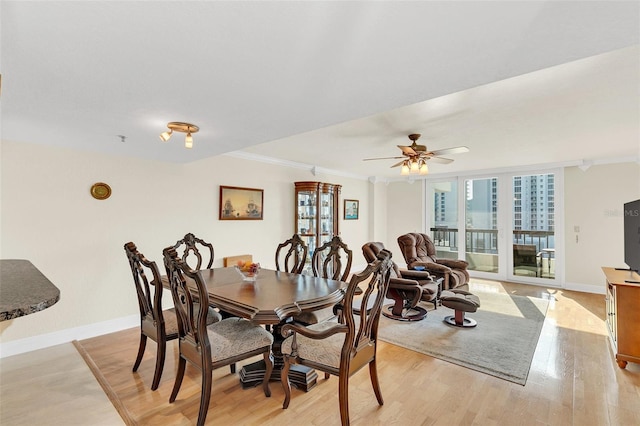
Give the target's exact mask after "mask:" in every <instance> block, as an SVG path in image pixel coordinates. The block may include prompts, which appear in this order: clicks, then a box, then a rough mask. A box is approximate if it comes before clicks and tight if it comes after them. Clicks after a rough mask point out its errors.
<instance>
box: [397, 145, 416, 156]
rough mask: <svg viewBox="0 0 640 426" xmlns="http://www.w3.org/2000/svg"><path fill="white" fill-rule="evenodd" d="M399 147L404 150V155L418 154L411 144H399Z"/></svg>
mask: <svg viewBox="0 0 640 426" xmlns="http://www.w3.org/2000/svg"><path fill="white" fill-rule="evenodd" d="M398 148H400V149H401V150H402V153H403V154H404V155H418V153H417V152H415V151H414V150H413V148H412V147H410V146H405V145H398Z"/></svg>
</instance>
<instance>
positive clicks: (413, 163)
mask: <svg viewBox="0 0 640 426" xmlns="http://www.w3.org/2000/svg"><path fill="white" fill-rule="evenodd" d="M419 138H420V134H419V133H412V134H410V135H409V139H410V140H411V141H412V143H411V145H408V146H405V145H398V148H400V149H401V150H402V155H403V157H407V158H405V159H404V160H402V161H400V162H399V163H396V164H394V165H393V166H391V167H398V166H402V167H401V168H400V174H401V175H403V176H406V175H409V174H421V175H426V174H427V173H429V166H427V160H431V159H433V160H434V161H436V162H438V163H443V164H448V163H451V162H452V161H453V160H451V159H449V158H443V157H440V155H442V154H461V153H463V152H469V148H467V147H466V146H458V147H455V148H445V149H439V150H436V151H427V147H426V146H425V145H418V144H417V143H416V141H417V140H418V139H419ZM403 157H384V158H365V159H364V160H365V161H367V160H387V159H401V158H403Z"/></svg>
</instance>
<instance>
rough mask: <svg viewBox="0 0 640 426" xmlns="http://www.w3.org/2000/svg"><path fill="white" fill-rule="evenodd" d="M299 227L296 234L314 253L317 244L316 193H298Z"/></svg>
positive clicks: (310, 251)
mask: <svg viewBox="0 0 640 426" xmlns="http://www.w3.org/2000/svg"><path fill="white" fill-rule="evenodd" d="M297 202H298V220H297V223H298V226H297V230H296V233H297V234H298V235H300V236H301V237H302V239H303V240H304V242H305V243H306V244H307V247H309V253H313V250H315V247H316V246H315V244H316V236H317V230H316V224H317V218H316V191H298V200H297Z"/></svg>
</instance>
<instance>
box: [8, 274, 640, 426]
mask: <svg viewBox="0 0 640 426" xmlns="http://www.w3.org/2000/svg"><path fill="white" fill-rule="evenodd" d="M603 280H604V279H603ZM474 289H475V290H478V289H481V290H484V291H500V292H508V293H512V294H517V295H525V296H537V297H545V298H548V299H549V300H550V305H549V310H548V312H547V317H546V320H545V324H544V327H543V329H542V333H541V336H540V340H539V342H538V346H537V350H536V353H535V356H534V359H533V363H532V366H531V371H530V373H529V377H528V380H527V383H526V385H525V386H520V385H517V384H514V383H511V382H507V381H504V380H501V379H498V378H495V377H492V376H488V375H485V374H483V373H479V372H476V371H472V370H469V369H466V368H464V367H460V366H457V365H454V364H450V363H448V362H445V361H441V360H439V359H436V358H432V357H429V356H426V355H422V354H419V353H416V352H412V351H409V350H406V349H403V348H399V347H396V346H393V345H390V344H386V343H384V342H382V343H380V344H379V347H378V371H379V375H380V382H381V387H382V392H383V397H384V400H385V404H384V406H382V407H380V406H378V404H377V402H376V399H375V396H374V395H373V392H372V389H371V384H370V381H369V375H368V371H367V370H366V369H365V370H362V371H360V372H358V373H356V375H354V376H353V377H352V378H351V381H350V390H349V391H350V395H349V397H350V415H351V423H352V424H353V425H382V424H384V425H389V424H391V425H394V424H397V425H408V424H417V425H518V426H521V425H562V426H565V425H581V426H582V425H587V426H588V425H598V426H599V425H620V426H627V425H640V365H638V364H633V363H629V365H628V366H627V369H626V370H622V369H620V368H618V366H617V365H616V363H615V361H614V359H613V355H612V353H611V349H610V348H609V343H608V341H607V335H606V330H605V325H604V321H603V319H604V315H605V312H604V296H603V295H595V294H586V293H578V292H572V291H565V290H558V289H545V288H541V287H534V286H526V285H517V284H509V283H497V282H494V281H483V280H477V279H476V280H473V283H472V284H471V286H470V291H472V292H473V291H474ZM439 309H447V308H444V307H443V308H439ZM472 332H480V329H476V330H474V331H472ZM78 346H79V347H80V350H81V351H86V354H88V356H89V357H90V361H91V362H94V363H95V366H96V368H97V369H98V370H99V373H98V375H99V376H101V377H102V379H103V380H104V382H105V384H106V386H107V388H108V389H111V390H112V391H113V392H114V393H115V395H116V396H115V400H116V407H118V409H119V410H120V412H121V414H122V415H123V418H124V419H125V422H126V423H128V424H139V425H189V424H194V423H195V419H196V418H197V410H198V404H199V391H200V379H199V373H198V372H196V371H195V369H193V368H187V375H186V376H185V380H184V382H183V384H182V388H181V390H180V393H179V394H178V398H177V400H176V402H174V403H173V404H169V402H168V399H169V394H170V392H171V389H172V386H173V378H174V371H175V364H174V360H175V357H176V349H177V345H176V344H175V341H174V342H170V344H169V352H168V356H167V363H166V365H165V371H164V374H163V377H162V381H161V383H160V387H159V388H158V390H157V391H155V392H152V391H150V390H149V386H150V383H151V379H152V376H153V367H154V356H155V352H154V351H155V344H154V343H153V342H150V343H149V344H148V348H147V354H146V355H145V359H144V360H143V362H142V365H141V367H140V369H139V370H138V373H135V374H134V373H132V372H131V367H132V364H133V361H134V359H135V355H136V351H137V346H138V330H137V329H130V330H124V331H121V332H118V333H113V334H109V335H104V336H99V337H95V338H92V339H87V340H83V341H81V342H79V345H78ZM51 368H52V369H56V368H57V367H56V365H55V363H54V364H53V365H51ZM65 368H66V367H65ZM321 376H322V375H321ZM3 386H4V384H3ZM69 386H70V387H73V386H74V384H73V382H71V381H70V382H69ZM16 387H19V386H16ZM337 389H338V382H337V380H336V378H335V377H332V378H330V379H329V380H324V379H323V378H319V380H318V386H316V387H315V388H314V389H313V390H312V391H310V392H308V393H304V392H302V391H298V390H296V389H293V390H292V400H291V404H290V406H289V408H288V409H287V410H283V409H282V400H283V397H284V393H283V391H282V388H281V387H280V384H279V383H278V382H272V383H271V391H272V396H271V398H266V397H265V396H264V394H263V393H262V391H261V389H260V388H259V387H257V388H252V389H242V388H241V386H240V384H239V382H238V377H237V375H231V374H230V373H229V369H228V368H221V369H219V370H216V371H215V373H214V383H213V390H212V397H211V403H210V406H209V415H208V417H207V424H208V425H289V424H291V425H293V424H296V425H338V424H340V416H339V411H338V399H337ZM23 391H24V392H25V393H27V394H29V395H34V394H33V390H32V389H23ZM36 399H39V398H36ZM118 402H119V403H120V404H121V405H118ZM26 403H27V402H25V404H26ZM86 410H87V412H91V411H92V410H93V409H92V406H91V404H89V405H88V406H87V407H86ZM44 420H46V418H45V419H43V421H44ZM2 424H4V422H2ZM11 424H35V423H33V422H27V423H20V422H17V423H13V422H12V423H11ZM86 424H92V423H86ZM103 424H104V423H103Z"/></svg>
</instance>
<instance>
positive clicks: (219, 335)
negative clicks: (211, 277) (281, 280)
mask: <svg viewBox="0 0 640 426" xmlns="http://www.w3.org/2000/svg"><path fill="white" fill-rule="evenodd" d="M163 254H164V262H165V267H166V269H167V276H168V277H169V286H170V288H171V295H172V296H173V303H174V305H175V309H176V316H177V319H178V342H179V352H180V357H179V359H178V368H177V371H176V380H175V383H174V385H173V390H172V391H171V396H170V397H169V402H174V401H175V400H176V397H177V395H178V391H179V390H180V386H181V384H182V379H183V378H184V372H185V368H186V364H187V362H189V363H190V364H191V365H193V366H194V367H196V368H198V369H199V370H200V372H201V376H202V388H201V393H200V409H199V413H198V423H197V424H198V426H200V425H203V424H204V421H205V419H206V417H207V411H208V409H209V400H210V399H211V385H212V382H213V370H214V369H216V368H219V367H222V366H225V365H231V364H234V363H236V362H237V361H241V360H244V359H247V358H251V357H254V356H256V355H260V354H262V356H263V358H264V362H265V365H266V371H265V376H264V379H263V381H262V388H263V390H264V394H265V395H266V396H267V397H269V396H271V390H270V389H269V378H270V377H271V372H272V371H273V356H272V354H271V345H272V344H273V335H272V334H271V333H270V332H268V331H267V330H265V329H264V328H263V327H261V326H260V325H258V324H254V323H252V322H251V321H249V320H246V319H243V318H226V319H223V320H222V321H219V322H216V323H214V324H211V325H209V326H207V324H206V319H205V317H204V316H203V315H202V314H201V313H200V312H199V311H198V310H197V309H194V297H195V299H196V300H208V298H209V296H208V293H207V286H206V284H205V283H204V280H203V278H202V273H201V272H200V271H194V270H192V269H191V268H190V267H189V265H187V264H186V263H185V262H184V261H183V260H181V259H180V258H179V257H178V254H177V252H176V251H175V249H174V248H173V247H167V248H166V249H164V251H163ZM187 279H188V280H187Z"/></svg>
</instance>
